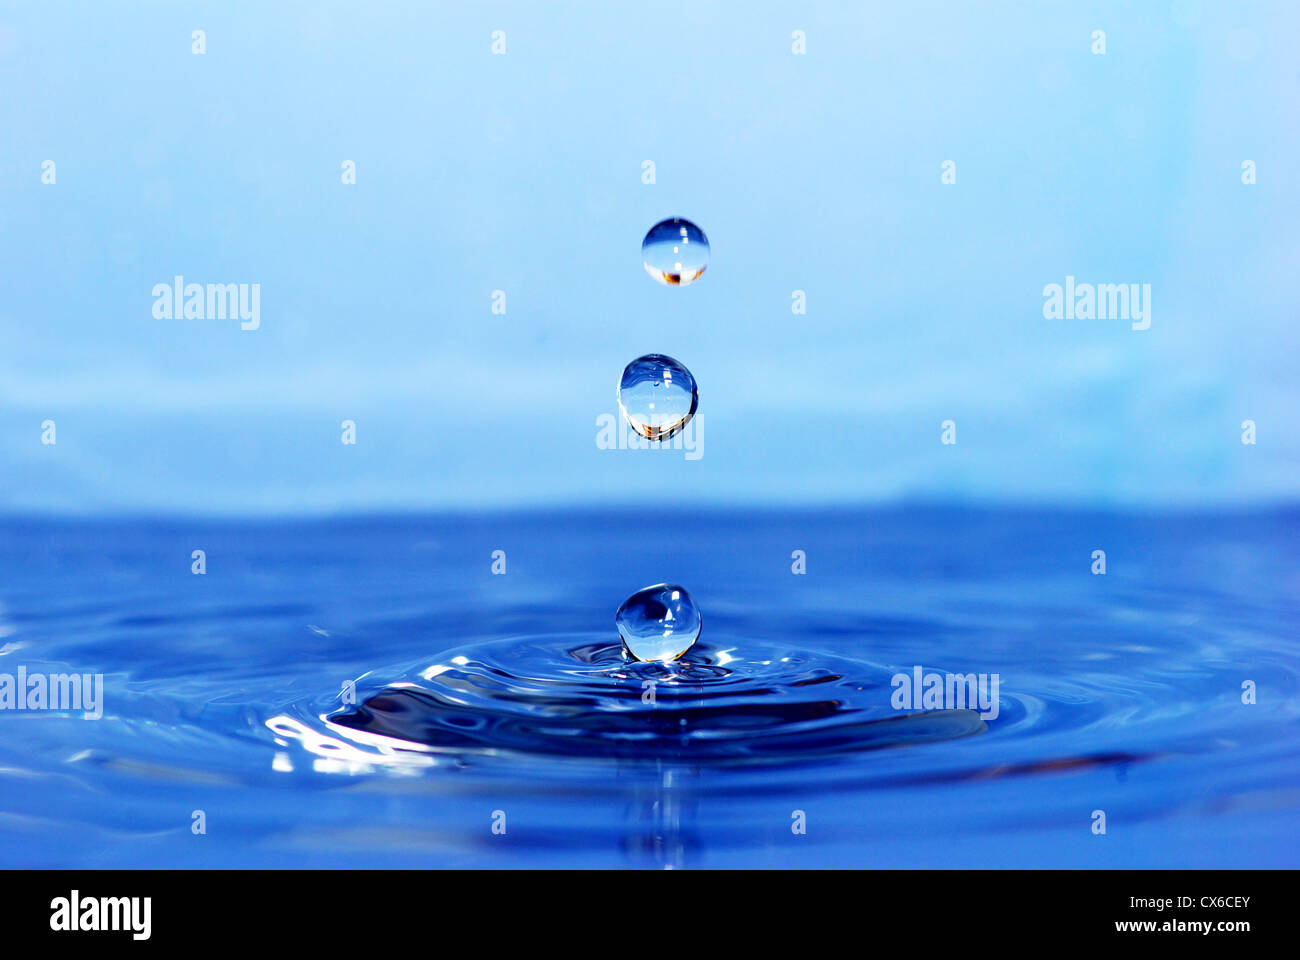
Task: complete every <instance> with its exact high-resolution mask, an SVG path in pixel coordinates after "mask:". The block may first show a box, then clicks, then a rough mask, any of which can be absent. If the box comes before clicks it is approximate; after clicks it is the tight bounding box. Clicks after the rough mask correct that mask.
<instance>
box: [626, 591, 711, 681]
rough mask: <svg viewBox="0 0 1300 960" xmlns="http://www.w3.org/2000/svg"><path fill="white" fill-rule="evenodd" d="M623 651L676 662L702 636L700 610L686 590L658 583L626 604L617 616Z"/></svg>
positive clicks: (639, 656)
mask: <svg viewBox="0 0 1300 960" xmlns="http://www.w3.org/2000/svg"><path fill="white" fill-rule="evenodd" d="M614 622H615V623H616V624H617V625H618V635H619V636H620V637H622V638H623V649H624V650H626V651H627V652H628V654H629V655H630V656H632V657H633V658H635V659H637V660H645V661H657V662H662V663H667V662H669V661H672V660H677V659H678V658H680V657H681V655H682V654H684V653H685V652H686V651H687V650H689V649H690V648H691V647H692V646H693V645H694V644H695V641H696V640H698V639H699V637H700V627H701V626H702V621H701V620H700V611H699V610H698V609H697V608H696V606H695V601H694V600H692V599H691V595H690V594H689V593H687V592H686V590H685V588H684V587H679V586H678V585H677V584H675V583H657V584H655V585H654V586H653V587H646V588H645V589H644V590H638V591H637V592H636V593H634V594H632V596H630V597H628V598H627V599H626V600H624V601H623V605H622V606H621V607H619V608H618V613H617V614H615V616H614Z"/></svg>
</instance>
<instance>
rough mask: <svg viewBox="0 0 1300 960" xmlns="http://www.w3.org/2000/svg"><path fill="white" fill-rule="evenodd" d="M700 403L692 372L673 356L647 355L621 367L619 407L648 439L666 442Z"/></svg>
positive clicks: (693, 413)
mask: <svg viewBox="0 0 1300 960" xmlns="http://www.w3.org/2000/svg"><path fill="white" fill-rule="evenodd" d="M699 404H700V395H699V391H698V390H697V389H696V387H695V378H694V377H693V376H691V371H689V370H687V369H686V367H684V366H682V364H680V363H678V362H677V361H676V360H674V359H673V358H672V357H666V356H664V355H663V354H662V353H648V354H646V355H645V356H644V357H637V358H636V359H635V360H633V361H632V362H631V363H629V364H628V365H627V366H626V367H624V368H623V378H622V379H621V380H620V381H619V383H618V408H619V409H620V410H622V411H623V416H624V417H625V418H626V419H627V422H628V423H630V424H631V425H632V429H633V430H635V431H636V432H637V433H639V434H640V435H641V436H643V437H645V438H646V439H647V440H667V439H668V438H669V437H671V436H672V435H673V434H675V433H677V432H678V431H679V430H681V429H682V428H683V427H685V426H686V424H687V423H689V422H690V419H691V417H693V416H695V409H696V407H698V406H699Z"/></svg>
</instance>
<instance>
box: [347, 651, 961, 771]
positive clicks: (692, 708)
mask: <svg viewBox="0 0 1300 960" xmlns="http://www.w3.org/2000/svg"><path fill="white" fill-rule="evenodd" d="M892 674H893V671H891V670H887V669H886V668H884V667H882V666H879V665H875V664H869V663H864V662H860V661H854V660H845V659H841V658H836V657H830V656H824V655H819V654H812V653H806V652H805V653H800V652H794V651H789V650H785V649H782V648H779V647H774V646H772V645H770V644H766V643H761V642H757V641H744V642H736V643H735V644H729V645H721V646H719V645H708V644H704V643H700V644H698V645H697V646H696V647H695V648H693V649H692V650H691V651H690V653H689V654H688V655H687V656H686V657H685V658H684V659H683V660H681V661H678V662H675V663H667V664H664V663H637V662H635V661H632V660H630V659H628V658H627V657H626V655H625V654H624V652H623V650H622V646H621V644H619V643H618V642H609V641H606V640H604V639H592V640H589V641H587V642H575V641H574V640H573V639H572V638H570V639H567V640H566V639H565V638H560V637H534V638H523V639H516V640H505V641H498V642H495V643H490V644H481V645H475V646H471V647H464V648H459V649H454V650H450V651H448V652H447V653H446V654H445V655H443V656H441V657H439V658H438V660H437V662H436V663H434V664H433V665H432V666H428V667H425V668H423V669H420V670H418V671H415V672H414V675H413V676H404V677H402V678H400V679H397V680H395V681H393V682H391V683H389V684H388V685H387V686H385V687H384V688H383V689H381V690H379V691H377V692H375V693H373V694H371V695H369V696H368V697H366V698H365V699H364V701H363V702H361V703H359V704H358V705H357V706H355V707H349V708H346V709H344V710H342V711H340V712H337V713H333V714H331V715H328V716H325V717H322V719H323V720H324V721H325V722H326V723H327V725H328V726H329V727H330V728H331V730H332V731H333V732H334V733H336V734H337V735H339V736H343V737H347V738H349V739H351V740H354V741H357V742H361V743H365V744H369V745H372V746H380V745H387V746H389V747H393V746H400V747H404V748H406V749H416V750H426V751H433V752H439V753H458V754H459V753H463V754H482V753H485V752H499V751H510V752H514V753H526V754H542V755H551V756H555V755H563V756H569V757H580V758H615V759H619V760H646V761H661V760H668V759H671V760H677V761H689V762H693V763H709V764H743V763H772V762H798V761H803V760H809V759H813V758H816V757H823V756H827V755H834V754H840V753H852V752H857V751H862V750H872V749H879V748H882V747H892V746H900V745H904V744H918V743H925V742H929V741H936V740H951V739H954V738H957V737H965V736H969V735H971V734H975V733H980V732H982V731H983V730H985V729H986V725H985V722H984V720H982V719H981V718H980V716H979V715H978V714H976V713H975V712H973V711H970V710H939V711H930V712H925V713H919V712H918V713H906V712H900V711H898V710H895V709H894V708H893V707H891V705H890V693H891V688H890V684H889V679H890V677H891V676H892Z"/></svg>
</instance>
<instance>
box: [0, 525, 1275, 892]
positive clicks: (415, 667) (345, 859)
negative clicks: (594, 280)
mask: <svg viewBox="0 0 1300 960" xmlns="http://www.w3.org/2000/svg"><path fill="white" fill-rule="evenodd" d="M1298 519H1300V514H1298V513H1297V512H1295V511H1273V512H1266V513H1265V512H1261V513H1249V514H1232V515H1218V516H1212V515H1146V514H1122V515H1121V514H1104V513H1092V512H1061V511H1010V510H1005V511H990V510H958V509H937V508H908V509H903V508H898V509H891V510H880V511H857V512H809V513H789V512H784V513H778V512H759V513H737V512H725V511H719V512H690V513H684V514H680V515H673V516H666V515H656V516H655V517H653V518H648V517H647V516H645V515H644V514H643V513H640V512H633V511H627V512H619V511H607V512H561V513H518V514H500V515H475V516H444V517H427V516H421V517H383V518H352V519H330V520H320V521H311V522H307V521H304V522H295V523H284V522H270V521H210V520H209V521H183V520H169V521H158V520H132V521H126V520H122V521H71V520H59V521H54V520H31V519H10V520H7V521H4V522H3V524H2V525H0V673H11V674H12V673H15V671H16V670H17V668H18V667H19V665H22V666H24V667H25V668H26V670H27V671H28V672H41V671H44V672H47V673H57V672H65V671H77V672H83V673H84V672H91V673H102V674H103V675H104V678H105V681H104V682H105V694H104V713H103V717H102V718H101V719H98V720H87V719H82V718H80V716H67V715H62V714H52V713H48V712H46V713H36V712H14V711H0V725H2V726H0V863H3V864H4V865H6V866H92V867H113V866H178V867H205V866H257V867H280V866H288V865H301V866H320V867H325V866H334V867H346V866H398V867H420V866H544V865H559V866H629V867H651V868H663V867H692V866H705V867H707V866H884V867H911V866H951V867H971V866H975V867H978V866H995V867H999V866H1138V867H1146V866H1151V867H1156V866H1247V867H1249V866H1296V865H1297V862H1300V856H1298V855H1297V850H1296V843H1295V840H1294V836H1295V828H1296V826H1297V824H1298V823H1300V816H1298V814H1300V765H1298V764H1297V760H1300V746H1298V743H1297V732H1298V731H1300V669H1298V668H1300V659H1298V657H1297V654H1298V653H1300V649H1298V648H1300V644H1297V639H1296V627H1297V624H1298V623H1300V604H1298V603H1297V600H1296V597H1297V587H1300V574H1298V573H1297V571H1298V570H1300V566H1298V564H1297V561H1300V547H1297V541H1296V536H1295V533H1296V530H1297V520H1298ZM196 549H202V550H204V551H205V553H206V564H207V573H206V574H205V575H202V576H196V575H194V574H192V573H191V572H190V571H191V564H192V562H193V561H192V560H191V555H192V551H194V550H196ZM1096 549H1104V550H1105V551H1106V556H1107V573H1106V574H1105V575H1104V576H1095V575H1093V574H1092V573H1091V572H1090V567H1091V566H1092V562H1093V561H1092V559H1091V555H1092V552H1093V551H1094V550H1096ZM496 550H503V551H505V569H506V573H505V574H504V575H494V574H493V573H492V572H491V571H492V566H493V558H492V554H493V551H496ZM796 550H802V551H804V553H805V555H806V569H807V573H806V574H804V575H796V574H794V573H792V572H791V568H792V563H793V562H794V561H793V560H792V553H793V552H794V551H796ZM665 580H667V581H672V582H678V583H681V584H683V585H685V586H687V587H688V588H689V589H690V591H691V593H692V594H693V595H694V597H695V599H696V601H697V602H698V604H699V606H700V609H701V611H702V612H703V614H704V620H705V630H704V633H703V635H702V637H701V639H700V641H699V643H698V644H697V646H696V647H695V648H693V649H692V650H691V651H690V652H689V653H688V655H687V656H686V658H684V659H683V661H680V662H679V663H677V664H671V665H636V664H628V663H626V662H624V660H623V659H622V657H621V654H620V651H619V646H618V635H617V632H616V631H615V629H614V624H613V613H614V610H615V608H616V607H617V606H618V604H619V603H620V602H622V600H623V599H625V598H626V597H627V596H628V595H629V594H631V593H632V592H633V591H635V590H637V589H638V588H640V587H642V586H644V585H646V584H648V583H655V582H660V581H665ZM917 665H920V666H922V667H923V668H924V669H925V670H927V671H930V670H936V671H952V672H961V673H967V672H975V673H979V674H991V673H996V674H998V675H999V677H1000V681H1001V683H1000V691H999V700H998V706H999V710H998V712H997V715H996V716H981V715H980V714H979V713H978V712H976V711H972V710H942V711H928V712H919V711H911V710H906V711H899V710H896V709H894V708H893V706H891V703H890V693H891V677H893V676H894V675H895V674H896V673H898V672H910V671H911V670H912V669H913V667H914V666H917ZM647 680H652V681H654V682H653V684H651V686H652V688H653V690H654V702H653V703H646V702H645V699H644V696H645V691H646V689H647V684H646V681H647ZM1246 681H1251V682H1253V683H1254V684H1255V686H1256V690H1257V694H1256V696H1257V702H1256V703H1254V704H1253V705H1247V704H1243V702H1242V685H1243V683H1244V682H1246ZM349 682H350V683H351V687H350V688H349V689H350V690H352V691H355V696H353V695H352V694H351V693H349V692H348V690H345V686H344V685H345V684H348V683H349ZM353 700H354V701H355V702H349V701H353ZM198 810H201V811H203V817H204V820H205V822H206V831H207V832H206V833H205V834H203V835H196V834H195V833H194V832H193V831H192V829H191V824H192V823H193V822H194V812H195V811H198ZM1096 810H1103V811H1105V814H1106V822H1107V832H1106V834H1105V835H1104V836H1099V835H1096V834H1094V833H1093V830H1092V824H1093V821H1094V816H1093V812H1094V811H1096ZM497 811H500V812H501V814H503V815H504V821H505V824H506V832H505V833H504V835H501V834H494V833H493V832H492V825H493V823H494V820H496V819H499V817H500V815H499V814H498V813H497ZM795 811H802V814H803V816H802V819H803V821H804V822H806V830H807V832H806V833H805V834H802V835H800V834H796V833H794V832H792V830H791V825H792V823H793V822H795V818H796V816H797V815H796V813H795Z"/></svg>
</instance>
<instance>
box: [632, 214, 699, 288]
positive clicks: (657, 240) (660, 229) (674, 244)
mask: <svg viewBox="0 0 1300 960" xmlns="http://www.w3.org/2000/svg"><path fill="white" fill-rule="evenodd" d="M641 260H642V262H643V263H644V264H645V269H646V273H648V274H650V276H652V277H654V278H655V279H656V280H658V281H659V282H660V283H662V284H664V285H666V286H671V287H677V286H681V287H684V286H686V285H687V284H691V283H694V282H695V281H696V280H698V279H700V276H701V274H703V273H704V269H705V268H706V267H707V266H708V265H709V238H708V237H706V236H705V235H704V231H703V230H701V229H700V228H699V227H697V226H696V225H695V224H693V223H691V221H689V220H683V219H681V218H680V217H673V218H672V219H671V220H660V221H659V222H658V223H656V224H655V225H654V226H653V227H651V228H650V230H649V232H648V233H646V235H645V239H644V240H642V241H641Z"/></svg>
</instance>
